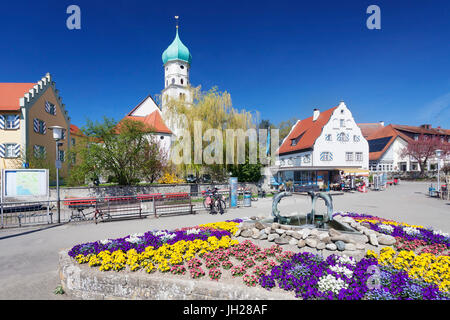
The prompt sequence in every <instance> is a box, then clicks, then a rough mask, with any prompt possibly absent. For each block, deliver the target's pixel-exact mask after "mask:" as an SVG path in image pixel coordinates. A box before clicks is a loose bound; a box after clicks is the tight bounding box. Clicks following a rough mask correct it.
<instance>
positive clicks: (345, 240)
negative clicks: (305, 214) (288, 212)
mask: <svg viewBox="0 0 450 320" xmlns="http://www.w3.org/2000/svg"><path fill="white" fill-rule="evenodd" d="M333 219H334V220H335V221H337V222H339V223H340V224H342V225H344V226H345V227H349V228H351V229H354V230H355V232H341V231H338V230H335V229H333V228H330V229H318V228H308V227H298V226H292V225H285V224H280V223H277V222H272V223H270V222H264V219H258V218H257V217H251V218H250V219H249V220H247V221H243V222H242V223H241V224H240V225H239V230H238V231H237V232H236V234H235V237H242V238H251V239H254V240H259V241H267V242H269V243H275V244H278V245H288V246H295V247H297V248H298V249H304V250H299V251H313V252H314V251H319V252H322V254H325V255H326V253H327V252H329V254H332V253H334V254H336V253H337V252H342V253H343V254H346V255H350V256H354V257H355V258H356V257H363V256H364V254H365V252H366V250H369V249H370V250H374V251H379V250H380V249H381V248H382V247H384V246H392V245H393V244H394V243H395V238H394V237H392V236H389V235H386V234H382V233H379V232H376V231H374V230H371V229H369V228H368V225H367V224H365V223H361V224H360V223H358V222H356V221H355V220H353V219H352V218H350V217H342V216H340V215H336V216H334V217H333ZM311 249H312V250H311Z"/></svg>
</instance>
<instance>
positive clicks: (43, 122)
mask: <svg viewBox="0 0 450 320" xmlns="http://www.w3.org/2000/svg"><path fill="white" fill-rule="evenodd" d="M42 126H43V131H42V133H43V134H46V133H47V125H46V124H45V121H42Z"/></svg>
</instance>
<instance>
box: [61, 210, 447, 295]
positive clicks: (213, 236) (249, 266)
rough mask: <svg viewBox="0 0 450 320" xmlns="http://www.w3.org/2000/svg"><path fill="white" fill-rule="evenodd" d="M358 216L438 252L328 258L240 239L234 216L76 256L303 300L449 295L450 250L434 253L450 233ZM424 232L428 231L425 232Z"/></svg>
mask: <svg viewBox="0 0 450 320" xmlns="http://www.w3.org/2000/svg"><path fill="white" fill-rule="evenodd" d="M341 215H342V214H341ZM353 215H354V216H352V218H353V219H361V220H364V222H368V223H369V224H372V225H373V228H377V229H376V230H377V231H378V232H382V231H380V230H384V231H386V232H390V233H391V234H396V235H397V237H396V238H397V240H398V241H397V242H398V243H397V244H396V246H397V247H399V248H400V247H401V246H404V247H405V246H406V245H409V246H410V247H411V248H413V247H414V246H417V248H419V247H420V248H421V250H422V251H423V250H425V249H423V245H424V244H425V243H426V245H427V246H430V247H426V246H425V248H428V249H426V250H428V251H430V252H428V251H427V252H424V251H423V252H422V251H421V254H419V255H415V253H414V252H412V253H411V251H405V250H401V251H400V253H398V254H397V253H396V251H395V250H394V249H392V248H390V247H386V248H385V249H382V250H381V252H380V255H379V256H378V255H377V254H376V253H375V252H372V251H369V252H368V253H367V256H366V257H365V258H363V259H362V260H360V261H356V260H355V259H354V258H349V257H346V256H344V257H342V256H338V255H331V256H329V257H327V258H326V259H323V258H322V257H321V256H318V255H314V254H311V253H294V252H292V251H287V250H283V248H282V247H281V246H280V245H276V244H274V245H272V246H271V247H268V248H262V247H259V246H258V245H256V244H255V243H253V242H252V241H250V240H245V241H243V242H240V243H239V242H238V241H237V240H236V239H232V237H233V235H234V234H235V232H236V231H237V230H238V225H239V223H240V222H241V220H232V221H225V222H219V223H212V224H203V225H199V226H196V227H193V228H182V229H177V230H174V231H167V230H162V231H149V232H147V233H144V234H134V235H129V236H126V237H124V238H119V239H107V240H103V241H96V242H90V243H84V244H80V245H76V246H74V247H73V248H72V249H71V250H70V251H69V256H70V257H72V258H73V259H75V260H76V261H77V262H78V263H80V264H88V265H89V266H91V267H97V268H98V269H99V270H101V271H110V270H114V271H118V272H119V271H121V270H127V271H131V272H136V271H139V270H141V271H142V272H147V273H154V272H160V273H162V274H164V273H167V274H172V275H174V276H176V277H184V278H187V279H191V280H192V281H198V280H196V279H208V278H209V279H210V280H211V281H231V280H233V281H235V282H236V281H238V282H240V283H241V284H244V285H246V286H248V287H262V288H265V289H268V290H273V289H274V288H277V289H276V290H286V291H292V292H293V294H295V296H296V297H299V298H303V299H447V298H448V292H449V291H450V286H449V283H450V282H449V281H450V278H449V275H450V269H449V265H450V260H449V257H448V256H443V255H442V256H440V257H436V256H435V255H433V254H432V253H431V251H432V252H435V251H436V250H437V251H439V252H442V250H441V249H442V246H445V248H448V247H447V245H448V242H445V239H446V238H445V235H442V234H438V235H436V234H435V233H434V232H433V231H432V230H428V229H423V228H421V227H420V226H409V225H401V224H396V223H394V222H392V221H389V220H385V219H381V218H377V217H373V216H367V215H365V216H362V215H356V214H353ZM369 220H370V222H369ZM384 225H385V226H388V227H383V226H384ZM389 227H392V230H391V228H389ZM395 228H415V229H417V230H419V233H418V234H416V238H415V239H414V240H411V239H410V238H408V236H411V235H410V233H412V232H414V231H411V230H409V229H406V230H405V229H402V230H401V231H400V230H396V229H395ZM424 230H425V231H424ZM408 232H409V233H408ZM405 234H406V236H404V235H405ZM431 234H433V236H431ZM420 235H423V236H422V238H420V239H417V237H419V236H420ZM407 241H409V242H413V241H415V242H413V244H408V243H407ZM431 246H434V247H432V248H431ZM408 248H409V247H408ZM414 248H415V247H414ZM430 248H431V249H430ZM433 250H435V251H433ZM440 250H441V251H440ZM408 252H410V253H408ZM224 279H225V280H224Z"/></svg>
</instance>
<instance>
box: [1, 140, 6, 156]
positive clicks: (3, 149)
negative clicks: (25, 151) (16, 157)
mask: <svg viewBox="0 0 450 320" xmlns="http://www.w3.org/2000/svg"><path fill="white" fill-rule="evenodd" d="M4 157H5V145H4V144H3V143H0V158H4Z"/></svg>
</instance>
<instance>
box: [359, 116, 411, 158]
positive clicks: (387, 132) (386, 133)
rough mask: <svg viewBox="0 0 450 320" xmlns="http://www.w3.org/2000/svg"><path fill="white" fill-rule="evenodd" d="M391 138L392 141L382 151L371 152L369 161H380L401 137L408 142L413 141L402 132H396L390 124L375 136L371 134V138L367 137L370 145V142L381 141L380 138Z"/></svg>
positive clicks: (375, 133)
mask: <svg viewBox="0 0 450 320" xmlns="http://www.w3.org/2000/svg"><path fill="white" fill-rule="evenodd" d="M387 137H391V139H390V140H389V141H388V142H387V143H386V145H385V146H384V148H383V149H382V150H381V151H378V152H370V150H369V160H378V159H380V157H381V156H382V155H383V154H384V153H385V152H386V151H387V149H389V147H390V145H391V144H392V143H393V142H394V141H395V139H396V138H397V137H401V138H402V139H403V140H405V141H406V142H409V141H411V138H410V137H408V136H407V135H405V134H403V133H401V132H400V131H398V130H396V129H395V127H394V126H393V125H392V124H390V125H388V126H385V127H383V128H381V129H379V130H377V131H376V132H374V133H373V134H371V135H370V136H369V137H367V141H368V142H369V145H370V140H375V139H380V138H387Z"/></svg>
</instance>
